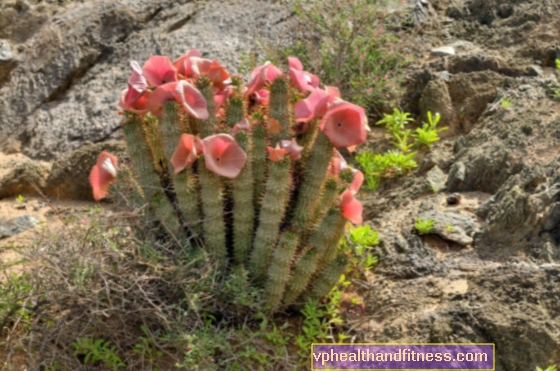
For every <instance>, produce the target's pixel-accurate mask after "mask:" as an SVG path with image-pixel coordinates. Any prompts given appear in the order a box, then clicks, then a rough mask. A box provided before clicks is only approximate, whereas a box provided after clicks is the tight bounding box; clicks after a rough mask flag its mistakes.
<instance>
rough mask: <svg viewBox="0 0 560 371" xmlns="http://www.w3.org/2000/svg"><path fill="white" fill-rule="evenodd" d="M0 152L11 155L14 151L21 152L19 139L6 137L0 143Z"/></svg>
mask: <svg viewBox="0 0 560 371" xmlns="http://www.w3.org/2000/svg"><path fill="white" fill-rule="evenodd" d="M0 152H3V153H5V154H7V155H13V154H14V153H20V152H21V141H19V140H17V139H16V138H14V137H8V138H7V139H6V140H5V141H3V142H2V143H0Z"/></svg>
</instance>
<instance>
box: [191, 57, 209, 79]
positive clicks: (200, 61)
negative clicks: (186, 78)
mask: <svg viewBox="0 0 560 371" xmlns="http://www.w3.org/2000/svg"><path fill="white" fill-rule="evenodd" d="M190 60H191V69H192V75H193V77H199V76H208V72H209V71H210V66H211V65H212V61H211V60H210V59H204V58H199V57H190Z"/></svg>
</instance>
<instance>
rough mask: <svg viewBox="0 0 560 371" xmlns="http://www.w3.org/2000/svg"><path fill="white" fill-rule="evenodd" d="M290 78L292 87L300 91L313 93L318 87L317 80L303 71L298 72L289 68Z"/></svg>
mask: <svg viewBox="0 0 560 371" xmlns="http://www.w3.org/2000/svg"><path fill="white" fill-rule="evenodd" d="M290 78H291V79H292V85H293V86H294V87H295V88H298V89H300V90H302V91H313V90H314V89H315V88H317V86H319V78H318V77H317V76H315V75H312V74H310V73H309V72H305V71H298V70H296V69H295V68H290Z"/></svg>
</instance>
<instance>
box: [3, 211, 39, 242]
mask: <svg viewBox="0 0 560 371" xmlns="http://www.w3.org/2000/svg"><path fill="white" fill-rule="evenodd" d="M37 224H39V221H38V220H37V219H35V218H34V217H32V216H31V215H29V214H25V215H21V216H18V217H15V218H12V219H9V220H5V221H0V240H1V239H4V238H8V237H12V236H15V235H17V234H20V233H23V232H25V231H26V230H28V229H31V228H34V227H35V226H36V225H37Z"/></svg>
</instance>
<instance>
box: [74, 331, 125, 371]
mask: <svg viewBox="0 0 560 371" xmlns="http://www.w3.org/2000/svg"><path fill="white" fill-rule="evenodd" d="M71 345H72V346H73V347H74V349H75V351H74V356H77V355H82V356H84V357H85V358H84V363H85V364H86V365H88V364H89V365H93V364H95V363H97V362H99V363H101V364H103V365H105V366H106V367H108V368H109V369H111V370H113V371H115V370H118V369H119V368H120V367H124V366H126V365H125V364H124V362H123V361H122V360H121V359H120V358H119V356H117V354H116V353H115V350H116V349H117V347H116V346H115V345H112V344H111V342H109V341H106V340H103V339H97V340H94V339H90V338H81V339H78V341H76V342H73V343H71Z"/></svg>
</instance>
